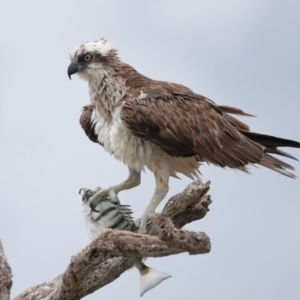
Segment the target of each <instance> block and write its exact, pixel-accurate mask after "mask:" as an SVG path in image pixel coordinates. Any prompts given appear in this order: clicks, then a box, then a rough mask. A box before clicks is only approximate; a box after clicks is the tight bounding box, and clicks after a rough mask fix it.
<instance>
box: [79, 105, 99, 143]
mask: <svg viewBox="0 0 300 300" xmlns="http://www.w3.org/2000/svg"><path fill="white" fill-rule="evenodd" d="M93 110H94V105H86V106H84V107H83V108H82V113H81V116H80V120H79V122H80V125H81V127H82V129H83V130H84V132H85V134H86V135H87V136H88V138H89V139H90V140H91V141H92V142H94V143H98V144H100V143H99V142H98V139H97V135H96V134H95V131H94V125H93V124H92V122H91V118H92V113H93ZM100 145H101V144H100ZM101 146H102V145H101Z"/></svg>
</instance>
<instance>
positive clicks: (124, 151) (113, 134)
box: [92, 107, 162, 171]
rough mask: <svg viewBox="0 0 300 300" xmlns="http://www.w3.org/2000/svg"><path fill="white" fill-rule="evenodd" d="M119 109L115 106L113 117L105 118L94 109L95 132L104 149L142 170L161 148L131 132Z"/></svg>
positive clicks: (128, 164)
mask: <svg viewBox="0 0 300 300" xmlns="http://www.w3.org/2000/svg"><path fill="white" fill-rule="evenodd" d="M120 111H121V107H118V108H116V109H115V111H114V113H113V118H112V119H111V120H107V119H106V118H104V117H103V116H102V115H100V113H99V112H98V111H97V110H96V109H95V110H94V111H93V114H92V122H93V124H95V134H96V135H97V137H98V141H99V142H100V143H102V144H103V146H104V149H105V150H106V151H107V152H109V153H110V154H111V155H113V156H114V157H115V158H116V159H118V160H121V161H122V162H123V163H124V164H126V165H127V166H128V167H130V168H133V169H135V170H137V171H140V170H143V169H144V166H148V167H149V165H150V162H151V160H152V159H153V157H154V155H159V153H158V152H162V150H161V149H159V148H158V147H156V146H155V145H153V144H151V143H150V142H148V141H145V140H143V139H141V138H138V137H135V136H134V135H133V134H131V132H130V131H129V130H128V129H127V128H126V127H125V126H124V124H123V123H122V120H121V118H120Z"/></svg>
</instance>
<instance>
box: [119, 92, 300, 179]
mask: <svg viewBox="0 0 300 300" xmlns="http://www.w3.org/2000/svg"><path fill="white" fill-rule="evenodd" d="M147 92H148V91H147ZM228 113H233V114H242V115H245V113H244V112H243V111H241V110H238V109H235V108H231V107H226V106H220V107H218V106H216V105H215V104H213V103H212V102H209V101H207V100H206V99H205V98H204V97H201V96H198V95H196V94H193V93H190V95H182V94H181V95H162V96H161V97H159V98H158V97H153V98H146V99H142V100H135V101H126V102H125V103H124V105H123V108H122V111H121V118H122V121H123V122H124V124H125V126H127V127H128V129H129V130H131V132H132V133H133V134H135V135H136V136H139V137H142V138H145V139H147V140H149V141H151V142H152V143H153V144H155V145H157V146H159V147H161V148H162V149H163V150H164V151H166V152H167V153H168V154H170V155H172V156H181V157H187V156H197V157H198V158H199V159H200V160H201V161H206V162H210V163H213V164H216V165H218V166H221V167H230V168H240V167H244V166H245V165H247V164H254V163H259V164H261V165H264V166H265V167H268V168H271V169H273V170H275V171H277V172H279V173H282V174H284V175H287V176H290V177H293V175H292V174H290V173H288V172H287V171H286V170H285V169H286V168H288V169H293V167H292V166H290V165H288V164H286V163H284V162H282V161H280V160H278V159H276V158H274V157H272V156H269V155H267V154H266V153H265V152H266V151H265V150H266V147H265V146H264V144H263V143H262V144H260V143H259V140H258V139H257V137H256V139H253V141H252V137H251V135H249V136H246V135H245V134H243V132H240V131H244V132H247V131H248V130H249V128H248V126H247V125H245V124H244V123H242V122H240V121H238V120H237V119H235V118H233V117H232V116H230V115H229V114H228ZM266 137H267V136H266ZM275 139H276V138H275ZM285 141H287V140H285ZM293 143H294V144H293V145H292V147H300V144H299V143H297V142H293ZM278 146H282V145H278ZM272 150H273V153H275V152H276V147H273V148H272ZM274 150H275V152H274ZM277 154H282V153H277ZM282 155H284V154H282Z"/></svg>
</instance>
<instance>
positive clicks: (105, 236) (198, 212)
mask: <svg viewBox="0 0 300 300" xmlns="http://www.w3.org/2000/svg"><path fill="white" fill-rule="evenodd" d="M209 184H210V183H209V182H208V183H206V184H203V183H202V182H201V181H200V180H198V181H195V182H193V183H191V184H189V185H188V186H187V187H186V189H185V190H184V191H183V192H182V193H180V194H178V195H176V196H173V197H171V198H170V199H169V200H168V202H167V204H166V205H165V207H164V209H163V211H162V213H161V214H157V215H156V216H154V217H153V218H152V220H151V222H150V223H149V224H148V226H147V232H148V234H138V233H135V232H129V231H119V230H112V229H106V230H105V231H104V232H103V233H102V234H101V235H100V236H99V238H97V239H96V240H95V241H93V242H92V243H90V244H89V245H88V246H86V247H85V248H84V249H83V250H82V251H80V252H79V253H78V254H76V255H75V256H73V257H72V258H71V262H70V264H69V266H68V267H67V269H66V271H65V272H64V274H61V275H59V276H57V277H56V278H54V279H52V280H50V281H47V282H43V283H41V284H39V285H37V286H34V287H31V288H29V289H27V290H26V291H24V292H23V293H21V294H19V295H18V296H16V297H15V298H14V300H21V299H22V300H33V299H35V300H39V299H44V300H50V299H51V300H59V299H60V300H69V299H73V300H76V299H81V298H83V297H84V296H86V295H88V294H91V293H93V292H94V291H96V290H98V289H100V288H101V287H103V286H105V285H106V284H108V283H110V282H112V281H114V280H115V279H116V278H118V277H119V276H120V275H121V274H122V273H123V272H124V271H126V270H127V269H129V268H131V267H132V265H133V263H134V262H135V261H136V260H137V259H140V258H141V257H163V256H168V255H173V254H179V253H183V252H188V253H189V254H204V253H208V252H209V251H210V247H211V244H210V240H209V237H208V236H207V235H206V234H205V233H203V232H193V231H189V230H183V229H180V228H182V227H183V226H184V225H186V224H187V223H190V222H192V221H195V220H199V219H201V218H204V216H205V215H206V213H207V212H208V211H209V208H208V206H209V205H210V204H211V202H212V201H211V199H210V196H207V195H206V193H207V192H208V190H209ZM0 299H2V298H0Z"/></svg>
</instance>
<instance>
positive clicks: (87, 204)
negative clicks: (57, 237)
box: [79, 188, 171, 297]
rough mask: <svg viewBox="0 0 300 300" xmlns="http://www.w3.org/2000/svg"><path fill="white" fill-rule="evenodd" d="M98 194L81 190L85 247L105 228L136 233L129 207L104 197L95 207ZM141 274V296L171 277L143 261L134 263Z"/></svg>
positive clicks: (80, 198)
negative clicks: (94, 197)
mask: <svg viewBox="0 0 300 300" xmlns="http://www.w3.org/2000/svg"><path fill="white" fill-rule="evenodd" d="M95 193H96V192H94V191H92V190H90V189H86V188H81V189H80V190H79V201H80V209H81V212H82V215H83V217H84V220H85V228H86V238H85V246H86V245H88V244H89V243H91V242H92V241H94V240H95V239H97V238H98V237H99V235H100V234H101V232H102V231H103V230H104V229H105V228H110V229H118V230H127V231H134V230H135V229H136V226H135V224H134V220H133V218H132V211H131V209H130V206H129V205H122V204H120V203H119V202H113V201H111V199H110V198H108V197H103V198H101V199H100V201H99V202H98V203H97V205H96V206H95V207H94V206H93V205H92V203H91V201H90V199H91V197H92V196H93V195H94V194H95ZM134 267H136V268H137V269H138V270H139V273H140V296H141V297H142V296H143V295H144V294H145V293H146V292H147V291H149V290H150V289H152V288H154V287H156V286H157V285H159V284H160V283H161V282H162V281H164V280H165V279H168V278H170V277H171V275H169V274H167V273H164V272H161V271H157V270H155V269H153V268H150V267H148V266H147V265H145V263H144V262H143V261H142V259H141V260H137V261H136V262H135V263H134Z"/></svg>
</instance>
